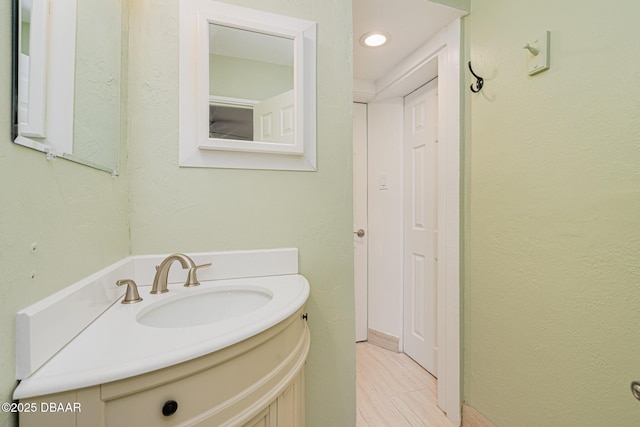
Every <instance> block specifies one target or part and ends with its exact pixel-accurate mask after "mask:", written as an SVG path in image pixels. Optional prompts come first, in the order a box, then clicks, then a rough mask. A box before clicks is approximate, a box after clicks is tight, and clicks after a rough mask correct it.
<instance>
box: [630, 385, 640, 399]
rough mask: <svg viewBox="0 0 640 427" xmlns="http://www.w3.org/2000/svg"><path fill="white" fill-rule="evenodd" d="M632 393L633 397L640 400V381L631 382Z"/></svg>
mask: <svg viewBox="0 0 640 427" xmlns="http://www.w3.org/2000/svg"><path fill="white" fill-rule="evenodd" d="M631 393H632V394H633V397H635V398H636V399H638V400H640V381H633V382H632V383H631Z"/></svg>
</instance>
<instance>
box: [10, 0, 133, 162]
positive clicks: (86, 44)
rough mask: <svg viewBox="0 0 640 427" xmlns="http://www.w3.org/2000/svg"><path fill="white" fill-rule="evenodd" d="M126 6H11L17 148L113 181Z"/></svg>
mask: <svg viewBox="0 0 640 427" xmlns="http://www.w3.org/2000/svg"><path fill="white" fill-rule="evenodd" d="M123 1H126V0H108V1H99V2H96V1H94V0H55V7H52V6H53V3H54V0H14V2H13V102H12V107H13V110H12V117H13V127H12V132H13V135H12V138H13V141H14V142H15V143H16V144H19V145H22V146H26V147H29V148H32V149H35V150H38V151H41V152H44V153H46V155H47V158H49V159H53V158H56V157H58V158H64V159H67V160H72V161H74V162H77V163H81V164H83V165H86V166H90V167H93V168H96V169H99V170H102V171H105V172H109V173H111V174H112V175H117V174H118V168H119V157H120V145H121V144H120V141H121V136H122V127H121V121H122V120H121V119H122V110H121V106H122V94H123V85H122V36H123V25H122V24H123V20H122V13H123V4H122V3H123Z"/></svg>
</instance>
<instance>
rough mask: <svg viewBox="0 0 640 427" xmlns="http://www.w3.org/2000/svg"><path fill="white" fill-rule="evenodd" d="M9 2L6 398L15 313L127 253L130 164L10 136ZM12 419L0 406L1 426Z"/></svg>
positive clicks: (3, 111) (7, 28)
mask: <svg viewBox="0 0 640 427" xmlns="http://www.w3.org/2000/svg"><path fill="white" fill-rule="evenodd" d="M11 3H12V2H11V1H10V0H0V100H2V101H1V102H0V182H2V189H0V277H1V278H2V280H1V281H0V316H1V318H0V343H1V344H0V401H2V402H7V401H11V395H12V393H13V388H14V387H15V385H16V382H15V367H14V353H15V347H14V339H15V337H14V319H15V313H16V312H17V311H18V310H20V309H21V308H24V307H26V306H27V305H29V304H32V303H34V302H36V301H38V300H40V299H42V298H44V297H45V296H48V295H50V294H52V293H54V292H55V291H57V290H59V289H62V288H64V287H65V286H68V285H69V284H71V283H73V282H75V281H77V280H79V279H81V278H83V277H85V276H87V275H89V274H91V273H93V272H95V271H97V270H99V269H101V268H103V267H105V266H107V265H109V264H111V263H113V262H115V261H117V260H119V259H121V258H124V257H126V256H127V255H128V254H129V226H128V225H129V224H128V202H127V180H128V179H127V176H126V173H125V172H126V171H123V174H122V175H121V176H119V177H117V178H113V177H111V176H110V175H109V174H107V173H105V172H100V171H96V170H93V169H90V168H88V167H86V166H81V165H79V164H76V163H72V162H69V161H66V160H62V159H56V160H53V161H47V160H46V159H45V155H44V154H43V153H40V152H38V151H34V150H31V149H28V148H25V147H21V146H17V145H15V144H12V143H11V136H10V135H11V127H10V117H11V114H10V109H11V105H10V101H9V100H10V99H11ZM34 243H36V247H35V251H33V250H32V244H34ZM14 422H15V419H14V418H13V417H11V416H10V415H9V414H6V413H2V412H0V426H5V425H11V424H13V423H14Z"/></svg>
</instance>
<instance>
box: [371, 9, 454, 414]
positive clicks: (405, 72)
mask: <svg viewBox="0 0 640 427" xmlns="http://www.w3.org/2000/svg"><path fill="white" fill-rule="evenodd" d="M461 34H462V21H461V18H458V19H456V20H455V21H453V22H452V23H451V24H449V25H448V26H447V27H445V28H444V29H442V30H441V31H440V32H439V33H438V34H436V35H435V36H434V37H433V38H432V39H431V40H429V41H428V42H427V43H426V44H425V45H423V46H422V47H421V48H419V49H418V50H416V51H415V52H414V53H413V54H411V55H410V56H409V57H407V58H405V60H403V61H401V63H400V64H398V66H396V67H395V68H394V69H393V70H392V71H391V72H390V73H388V74H387V75H386V76H385V77H383V78H382V79H380V80H379V81H377V82H376V89H378V90H377V94H376V96H375V98H374V99H385V98H391V97H397V96H405V95H407V94H409V93H410V92H411V91H413V90H415V89H416V88H417V87H419V86H421V85H422V84H424V83H426V82H427V81H429V80H430V79H431V78H432V77H433V76H434V75H433V74H434V71H435V73H436V75H437V76H438V141H439V142H438V159H437V161H438V218H439V224H438V238H437V248H438V279H437V288H438V302H437V306H438V315H437V317H438V339H437V343H438V374H439V375H438V377H439V378H438V406H439V407H440V408H441V409H442V410H443V411H444V412H445V413H446V414H447V418H449V419H450V420H451V421H452V422H453V423H454V424H455V425H460V423H461V419H462V415H461V384H460V378H461V377H460V369H461V367H460V349H461V347H460V336H461V329H460V321H461V318H460V304H461V302H460V228H461V218H460V194H461V187H460V185H461V179H460V178H461V164H460V147H461V144H462V140H461V136H462V135H461V129H462V99H461V93H462V92H461V89H462V86H463V81H462V67H461V60H460V56H461V42H462V40H461ZM425 76H426V77H425Z"/></svg>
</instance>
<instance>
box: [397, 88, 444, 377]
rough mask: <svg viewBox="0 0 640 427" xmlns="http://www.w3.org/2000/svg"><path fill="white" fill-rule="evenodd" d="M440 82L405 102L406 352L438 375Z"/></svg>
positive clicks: (420, 91) (410, 96) (409, 96)
mask: <svg viewBox="0 0 640 427" xmlns="http://www.w3.org/2000/svg"><path fill="white" fill-rule="evenodd" d="M437 90H438V83H437V79H436V80H432V81H431V82H429V83H427V84H426V85H424V86H422V87H421V88H419V89H418V90H416V91H415V92H413V93H411V94H409V95H407V96H406V97H405V103H404V132H405V134H404V184H405V185H404V329H403V331H404V332H403V346H404V352H405V353H406V354H407V355H408V356H410V357H411V358H412V359H414V360H415V361H416V362H418V363H419V364H420V365H421V366H422V367H424V368H425V369H426V370H428V371H429V372H431V373H432V374H433V375H435V376H437V366H436V360H437V351H438V349H437V336H436V330H437V329H436V319H437V316H436V315H437V313H436V308H437V287H436V283H437V282H436V277H437V260H436V257H437V252H436V242H437V238H436V233H437V228H438V218H437V212H438V210H437V200H438V194H437V176H438V175H437V139H438V128H437V123H438V100H437Z"/></svg>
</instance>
